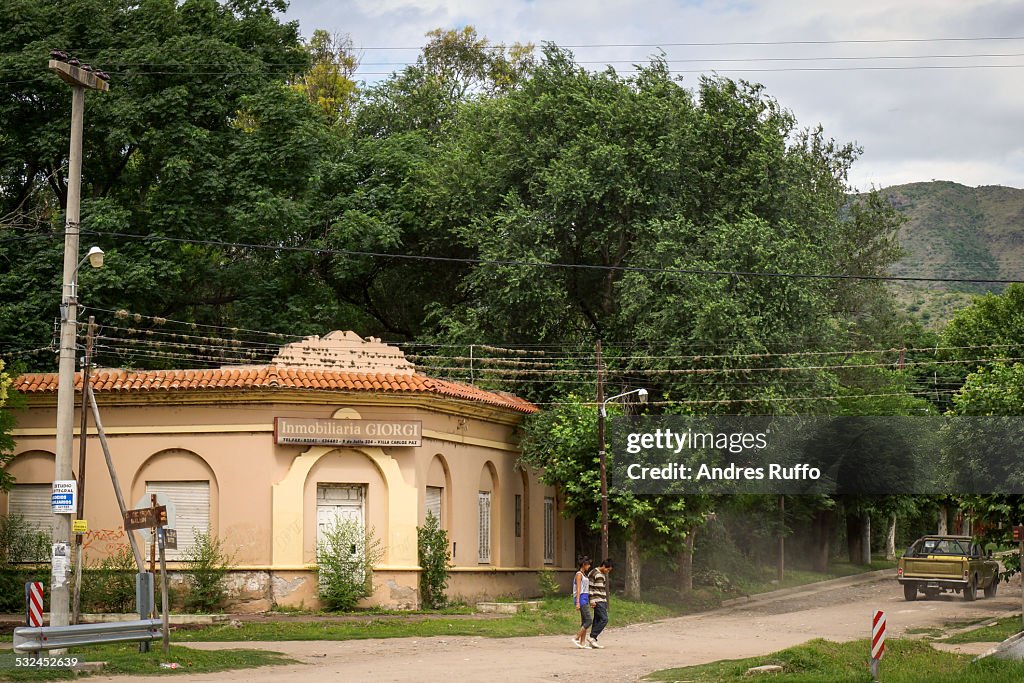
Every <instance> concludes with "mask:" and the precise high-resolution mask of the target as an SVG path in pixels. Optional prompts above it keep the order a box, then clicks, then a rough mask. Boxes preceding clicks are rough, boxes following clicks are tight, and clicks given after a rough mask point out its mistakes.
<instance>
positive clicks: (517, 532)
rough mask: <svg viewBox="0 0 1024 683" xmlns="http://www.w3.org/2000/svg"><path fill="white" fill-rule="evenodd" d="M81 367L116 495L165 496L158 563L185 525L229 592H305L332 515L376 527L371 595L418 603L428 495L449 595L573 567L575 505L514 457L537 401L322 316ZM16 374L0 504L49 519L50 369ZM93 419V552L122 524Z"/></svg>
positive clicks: (279, 600)
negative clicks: (192, 362)
mask: <svg viewBox="0 0 1024 683" xmlns="http://www.w3.org/2000/svg"><path fill="white" fill-rule="evenodd" d="M76 382H77V383H78V385H80V383H81V376H80V375H79V377H78V378H77V379H76ZM90 384H91V386H92V387H93V392H94V395H95V397H96V403H97V406H98V408H99V412H100V416H101V420H102V426H103V432H104V434H105V437H106V442H107V444H108V448H109V452H110V456H111V460H112V463H113V465H114V468H115V471H116V475H117V478H118V480H119V482H120V487H121V489H122V492H123V497H124V499H125V501H126V504H127V507H129V508H132V507H142V506H148V504H149V501H150V500H151V496H152V495H154V494H155V495H157V496H158V498H159V501H160V502H167V503H168V507H169V516H170V517H171V519H170V520H169V526H173V527H174V528H176V530H177V535H178V549H177V550H174V551H169V552H168V559H169V560H170V562H171V567H172V568H173V567H176V566H180V565H178V564H176V563H177V562H179V561H180V560H181V557H182V555H183V553H184V552H185V550H186V548H188V547H189V545H190V544H191V543H192V542H193V539H194V536H195V534H196V532H199V533H204V534H212V535H214V536H215V537H216V538H218V539H219V540H220V541H221V542H222V543H223V544H224V547H225V548H226V549H227V550H228V551H229V552H230V553H231V554H232V555H233V560H234V561H233V564H234V566H235V567H236V568H237V569H236V571H235V572H233V574H232V581H231V585H232V587H233V590H232V593H233V596H234V600H235V607H236V608H239V609H250V610H261V609H267V608H269V607H271V606H272V605H279V606H296V607H297V606H306V607H314V606H316V605H317V600H316V579H315V574H313V573H312V572H311V570H310V567H311V566H312V565H313V564H315V561H316V548H317V543H318V540H319V539H321V538H322V537H323V534H324V532H325V530H326V529H327V528H328V527H329V526H330V525H331V524H333V523H334V522H335V520H337V519H355V520H357V521H359V522H361V523H362V524H363V525H364V526H365V528H367V529H368V530H370V531H371V532H372V534H373V536H374V537H375V538H376V539H377V540H378V541H380V544H381V548H382V550H383V557H382V559H381V561H380V562H379V563H378V564H377V566H376V567H375V570H374V573H373V585H374V592H373V596H372V597H371V598H369V599H368V600H367V601H366V604H368V605H380V606H387V607H393V608H407V609H411V608H416V607H418V606H419V591H418V582H419V566H418V562H417V543H416V541H417V527H418V526H422V525H423V523H424V521H425V519H426V515H427V512H428V510H429V511H430V512H432V513H433V514H434V515H435V516H436V517H438V518H439V520H440V523H441V526H442V527H443V528H444V529H446V530H447V532H448V536H449V540H450V550H451V554H452V563H453V565H454V566H453V568H452V571H451V573H450V580H449V589H448V593H449V596H450V597H452V598H460V599H466V600H474V599H479V598H483V597H492V596H496V595H509V594H515V595H522V596H527V595H532V594H535V593H536V591H537V572H538V570H540V569H543V568H550V569H555V570H558V571H562V572H571V568H572V563H573V558H572V550H573V544H574V539H573V524H572V520H569V519H564V518H563V517H562V515H561V514H560V501H559V498H558V494H557V491H556V490H555V489H554V488H552V487H550V486H545V485H544V484H543V483H542V482H541V481H540V479H539V477H538V473H537V472H536V471H534V470H531V469H529V468H525V467H522V466H521V464H520V463H519V450H518V435H519V434H520V427H521V424H522V420H523V418H524V417H525V416H526V415H528V414H530V413H532V412H535V411H536V408H535V406H533V405H532V404H530V403H529V402H527V401H524V400H522V399H519V398H517V397H515V396H511V395H508V394H503V393H498V392H490V391H484V390H481V389H478V388H476V387H473V386H471V385H465V384H459V383H454V382H448V381H444V380H439V379H434V378H430V377H427V376H425V375H422V374H419V373H417V372H416V371H415V368H414V367H413V366H412V365H411V364H410V363H408V362H407V361H406V360H405V358H404V356H402V354H401V352H400V351H399V350H398V349H396V348H394V347H390V346H387V345H384V344H381V343H380V342H379V341H378V340H373V339H371V340H363V339H360V338H359V337H358V336H356V335H354V334H353V333H350V332H349V333H331V334H329V335H326V336H325V337H323V338H318V337H312V338H309V339H307V340H304V341H303V342H299V343H296V344H292V345H289V346H286V347H284V349H283V350H282V351H281V353H279V354H278V356H277V357H276V358H275V359H274V360H273V361H272V362H271V363H270V364H268V365H265V366H256V367H245V368H223V369H213V370H164V371H124V370H101V371H94V372H93V374H92V376H91V377H90ZM15 388H16V389H17V390H18V391H20V392H21V393H22V394H23V395H24V396H25V397H26V398H27V404H28V407H27V409H26V410H24V411H17V413H16V415H17V419H18V425H17V428H16V430H15V432H14V435H15V439H16V443H17V446H16V449H15V457H14V459H13V460H12V461H11V462H10V464H9V465H8V468H7V469H8V471H9V472H10V473H11V474H12V475H13V476H14V477H15V478H16V482H17V483H16V484H15V487H14V489H13V490H12V491H11V492H10V494H9V495H7V496H2V497H0V512H2V511H6V512H7V513H16V514H20V515H23V516H24V517H26V519H28V520H29V521H30V522H32V523H35V524H38V525H49V524H52V519H53V514H52V512H51V510H50V492H51V483H52V481H53V478H54V447H55V433H54V424H55V421H56V391H57V375H56V374H27V375H24V376H22V377H19V378H18V379H17V380H16V383H15ZM79 388H80V387H79ZM77 424H78V419H77V417H76V425H77ZM96 433H97V430H96V427H95V426H94V425H92V423H91V422H90V429H89V438H87V439H86V443H87V462H86V467H85V473H86V479H85V485H84V501H85V511H84V513H83V518H84V519H86V520H87V522H88V526H89V531H88V532H87V534H86V536H85V539H84V545H85V549H86V550H85V552H86V557H87V561H93V562H95V561H97V560H98V559H99V558H101V557H103V556H104V555H108V554H110V553H112V552H115V551H116V550H117V548H118V546H123V545H125V544H127V542H128V541H127V536H126V532H125V531H124V524H123V519H122V517H121V514H120V510H119V508H118V506H117V503H116V498H115V494H114V488H113V485H112V478H111V476H110V474H109V473H108V471H107V466H106V464H105V458H104V455H103V450H102V448H101V443H100V440H99V439H98V438H96ZM76 434H77V429H76ZM76 447H77V441H76ZM76 452H77V451H76ZM76 460H77V458H76ZM77 470H78V468H77V465H76V467H75V476H76V477H77V476H78V471H77ZM144 540H145V539H144ZM146 556H147V557H148V550H147V553H146Z"/></svg>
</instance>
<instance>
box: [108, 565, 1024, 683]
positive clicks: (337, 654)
mask: <svg viewBox="0 0 1024 683" xmlns="http://www.w3.org/2000/svg"><path fill="white" fill-rule="evenodd" d="M1020 595H1021V594H1020V587H1019V583H1015V585H1013V586H1011V587H1007V586H1006V585H1005V584H1004V585H1002V586H1000V595H999V596H998V597H996V598H993V599H979V600H978V601H976V602H973V603H968V602H964V601H963V599H962V598H960V597H959V596H953V595H947V596H942V597H939V598H937V599H934V600H920V601H917V602H905V601H904V600H903V592H902V591H901V590H900V589H899V586H898V585H897V584H896V582H895V580H893V578H892V573H891V571H890V572H887V573H886V574H885V575H884V576H878V577H874V578H873V579H868V580H867V581H865V580H863V579H862V580H861V581H860V582H859V583H854V584H853V585H850V584H849V583H842V582H840V583H838V584H836V583H833V582H829V583H828V584H824V585H823V584H816V585H815V586H813V587H810V588H807V589H804V590H799V591H796V592H785V591H781V592H779V593H777V594H767V595H766V596H761V597H759V598H757V599H752V600H750V601H747V602H744V603H742V604H733V605H730V606H728V607H724V608H721V609H718V610H715V611H712V612H706V613H703V614H697V615H693V616H687V617H680V618H675V619H668V620H665V621H660V622H656V623H651V624H636V625H633V626H626V627H622V628H615V614H614V603H613V604H612V611H611V627H610V628H609V629H608V630H607V631H606V632H605V635H603V636H602V638H601V640H602V642H603V643H604V644H605V645H606V648H605V649H603V650H579V649H576V648H575V647H573V646H572V644H571V643H570V642H569V634H568V633H567V634H565V635H564V636H538V637H532V638H505V639H490V638H479V637H456V638H418V639H414V638H404V639H391V640H354V641H343V642H324V641H317V642H272V643H189V646H190V647H197V648H210V649H212V648H218V649H226V648H233V647H235V648H237V647H245V648H251V647H257V648H264V649H268V650H276V651H278V652H284V653H287V654H288V655H290V656H292V657H294V658H295V659H297V660H299V661H300V662H302V663H301V664H299V665H290V666H282V667H268V668H264V669H257V670H246V671H231V672H223V673H217V674H204V675H198V674H197V675H187V674H184V675H182V674H179V675H176V676H175V679H176V680H187V681H225V682H227V681H244V682H245V683H264V682H265V683H271V682H273V683H310V682H312V681H328V680H344V681H346V682H352V683H355V682H357V681H373V682H379V681H403V682H406V681H417V682H420V681H422V682H423V683H431V682H438V683H454V682H456V681H458V682H462V681H517V682H530V681H560V682H565V681H591V680H594V679H595V678H596V679H598V680H602V681H636V680H638V679H640V678H642V677H643V676H644V675H646V674H648V673H650V672H651V671H655V670H658V669H664V668H668V667H675V666H685V665H690V664H700V663H704V662H711V661H716V660H720V659H735V658H741V657H750V656H754V655H760V654H767V653H770V652H773V651H775V650H779V649H782V648H786V647H790V646H792V645H796V644H799V643H803V642H806V641H808V640H810V639H812V638H827V639H829V640H836V641H844V640H855V639H858V638H867V637H868V635H869V634H870V628H871V626H870V625H871V621H870V620H871V615H872V614H873V613H874V611H875V610H877V609H881V610H884V611H885V613H886V616H887V620H888V633H889V637H890V638H894V637H896V636H898V635H900V634H902V633H903V632H904V631H906V630H908V629H911V628H923V627H931V626H942V625H944V624H946V623H948V622H951V621H961V620H970V619H984V618H986V617H1001V616H1006V615H1009V614H1012V613H1014V612H1019V611H1020V608H1021V597H1020ZM865 656H867V654H866V653H865ZM182 673H184V672H182ZM109 680H116V681H119V682H120V681H126V680H129V679H127V678H125V677H119V678H117V679H113V678H111V679H109Z"/></svg>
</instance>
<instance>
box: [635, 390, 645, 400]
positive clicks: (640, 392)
mask: <svg viewBox="0 0 1024 683" xmlns="http://www.w3.org/2000/svg"><path fill="white" fill-rule="evenodd" d="M636 396H637V398H639V399H640V402H641V403H647V390H646V389H637V392H636Z"/></svg>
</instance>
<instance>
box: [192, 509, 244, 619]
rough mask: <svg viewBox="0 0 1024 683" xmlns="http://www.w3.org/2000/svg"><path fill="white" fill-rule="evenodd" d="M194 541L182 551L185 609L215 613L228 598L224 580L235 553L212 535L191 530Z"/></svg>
mask: <svg viewBox="0 0 1024 683" xmlns="http://www.w3.org/2000/svg"><path fill="white" fill-rule="evenodd" d="M194 539H195V540H194V542H193V544H192V546H191V547H189V548H188V549H186V550H185V552H184V558H183V564H184V565H185V585H186V586H187V587H188V592H187V593H186V594H185V609H186V610H187V611H190V612H214V611H217V610H219V609H220V608H221V606H222V605H223V604H224V601H225V599H227V588H226V587H225V585H224V579H225V578H226V577H227V574H228V572H229V571H231V568H232V565H233V564H234V555H233V554H229V553H228V552H227V551H226V550H225V549H224V544H223V543H222V542H221V540H220V539H219V538H217V537H216V536H214V535H213V534H207V533H204V532H202V531H200V530H199V529H195V530H194Z"/></svg>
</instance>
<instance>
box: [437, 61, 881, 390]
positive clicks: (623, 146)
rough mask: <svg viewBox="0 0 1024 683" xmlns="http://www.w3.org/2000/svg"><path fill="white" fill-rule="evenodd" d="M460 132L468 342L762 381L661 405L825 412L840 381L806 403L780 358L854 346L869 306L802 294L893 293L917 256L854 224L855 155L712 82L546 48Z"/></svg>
mask: <svg viewBox="0 0 1024 683" xmlns="http://www.w3.org/2000/svg"><path fill="white" fill-rule="evenodd" d="M454 125H455V128H454V129H453V131H452V134H451V136H450V139H449V142H448V144H447V146H446V147H445V148H444V150H443V154H442V155H441V156H440V158H439V159H438V163H437V164H435V165H434V166H433V167H432V171H433V178H434V182H435V183H436V184H437V189H436V190H435V191H434V192H433V195H434V197H435V199H434V202H435V205H436V206H437V207H439V208H440V209H441V211H440V213H441V215H444V216H447V217H449V221H450V223H451V224H452V226H453V227H452V228H451V229H452V230H454V231H455V233H456V234H457V235H458V236H459V237H460V238H461V240H462V243H463V244H464V245H466V246H469V245H473V246H475V247H476V249H477V250H478V252H479V257H480V258H481V259H483V260H485V261H488V263H486V264H484V265H480V266H476V267H474V268H473V269H472V271H471V272H470V273H469V275H468V277H466V278H465V279H464V281H463V283H462V287H463V291H464V293H465V301H464V302H463V303H462V304H461V305H459V306H456V307H454V308H453V309H452V310H451V312H450V314H449V315H447V316H446V317H445V318H444V320H443V322H444V323H445V324H446V326H447V330H448V331H449V333H450V335H451V336H453V337H456V338H466V339H470V338H474V337H475V338H476V339H478V340H479V339H502V340H507V341H511V342H516V343H574V342H580V341H590V342H592V341H593V340H594V339H603V340H606V341H608V342H609V343H610V344H611V343H615V344H626V345H628V344H633V345H634V346H635V347H637V348H647V347H651V348H654V347H656V348H658V349H659V355H660V356H662V357H668V358H673V357H680V356H686V355H689V354H692V352H693V351H692V350H693V349H694V348H699V349H707V348H708V347H710V348H713V349H714V350H715V351H714V354H715V355H716V358H717V357H719V356H722V357H723V359H722V360H721V362H720V364H719V367H718V368H717V369H718V370H721V371H723V372H725V373H728V372H733V371H735V372H739V371H741V370H742V371H747V369H748V368H750V367H752V368H753V369H752V370H750V371H751V372H756V373H758V374H757V381H755V382H753V383H749V382H747V383H744V384H742V385H738V384H737V383H733V382H722V381H720V378H719V377H718V376H716V375H714V374H709V373H704V374H699V373H693V374H689V375H688V374H683V373H677V374H674V375H671V376H670V378H669V379H666V380H664V381H663V382H662V383H661V384H660V385H659V386H657V387H653V388H655V389H664V390H671V391H672V392H674V394H675V395H681V396H694V397H698V396H699V397H700V398H701V399H702V400H709V401H713V400H722V401H728V400H731V399H734V398H740V397H742V398H743V399H744V400H746V401H750V400H751V399H755V398H758V397H759V396H764V397H766V398H778V397H781V396H785V395H786V394H787V393H793V391H794V390H793V389H792V388H793V387H799V390H800V391H803V392H805V393H814V391H815V389H818V390H821V393H827V392H826V390H828V389H831V388H833V386H834V384H835V383H836V380H835V379H834V377H831V376H830V375H829V373H823V372H808V373H807V374H806V375H805V376H802V377H801V379H804V378H806V383H805V384H804V385H803V386H800V385H798V384H796V383H793V382H791V381H789V380H790V379H791V378H792V375H791V374H789V375H786V374H784V373H780V372H774V373H773V372H771V369H772V363H774V362H775V361H774V360H771V359H770V358H769V357H768V356H769V354H770V352H772V351H776V350H780V349H786V350H790V349H793V348H817V349H821V348H836V347H837V346H845V345H846V344H848V343H850V340H851V339H852V338H855V335H853V334H851V333H852V332H854V331H855V329H856V320H857V317H858V315H857V314H858V313H859V309H858V308H857V305H859V304H861V303H862V302H864V301H867V300H870V299H871V296H868V294H866V293H864V292H862V291H861V290H862V289H863V288H862V287H861V286H860V285H858V284H856V283H854V282H844V283H842V284H841V285H839V284H836V283H835V282H833V281H831V280H828V279H814V278H801V277H788V276H787V275H788V274H791V273H811V274H828V273H836V272H842V273H847V272H850V273H853V274H864V275H877V274H881V273H882V272H883V270H884V268H885V267H886V265H887V264H888V262H889V261H891V260H892V259H894V258H895V257H896V256H897V255H898V253H899V252H898V249H897V248H896V246H895V229H896V227H897V226H898V224H899V219H898V217H897V216H896V214H895V212H894V211H892V209H891V208H890V207H889V206H888V205H887V204H885V203H884V202H880V201H876V200H874V199H865V200H862V201H859V202H857V203H855V204H854V205H853V207H849V206H847V204H848V200H847V198H846V194H845V190H846V185H845V177H846V173H847V171H848V169H849V167H850V164H852V162H853V160H854V159H855V158H856V154H857V150H856V148H854V147H853V146H852V145H839V144H836V143H834V142H833V141H831V140H828V139H826V138H825V137H824V135H823V133H822V132H821V131H820V130H811V131H800V130H798V129H797V128H796V122H795V119H794V117H793V116H792V114H790V113H789V112H788V111H786V110H785V109H783V108H782V107H781V106H780V105H779V104H778V103H777V102H776V101H774V100H773V99H771V98H770V97H768V96H767V95H765V94H764V92H763V89H762V88H761V87H760V86H757V85H752V84H748V83H743V82H734V81H730V80H727V79H704V80H702V81H701V83H700V86H699V88H698V89H697V90H696V92H691V91H689V90H686V89H684V88H682V87H680V86H679V85H678V84H677V83H676V82H674V81H673V80H672V77H671V74H670V73H669V71H668V68H667V65H666V64H665V63H664V62H662V61H659V60H654V61H653V62H652V63H651V64H650V65H648V66H645V67H641V68H640V70H639V73H638V74H637V75H636V76H634V77H631V78H623V77H620V76H618V74H616V73H615V72H614V71H612V70H608V71H605V72H601V73H590V72H587V71H586V70H584V69H583V68H581V67H580V66H578V65H577V64H576V63H575V62H574V61H573V59H572V56H571V55H570V54H569V53H567V52H565V51H562V50H559V49H557V48H555V47H553V46H547V47H546V48H545V51H544V59H543V61H542V62H541V63H540V64H538V65H537V66H536V67H535V68H533V69H532V70H531V71H530V72H529V77H528V78H527V79H525V80H524V81H523V82H522V83H521V85H520V86H519V87H518V88H516V89H515V90H513V91H512V92H509V93H508V94H507V95H505V96H504V97H501V98H493V99H482V100H479V101H476V102H472V103H470V104H467V105H466V106H464V107H463V109H462V111H461V112H460V115H459V117H458V119H457V121H456V123H455V124H454ZM495 262H497V265H496V264H495ZM524 262H525V263H533V264H536V265H535V266H532V267H531V266H524V265H523V264H524ZM547 264H565V265H566V266H569V267H550V266H548V265H547ZM723 271H736V272H742V273H756V272H762V273H767V274H768V276H765V277H751V276H736V275H730V274H727V273H726V272H723ZM872 295H884V293H880V292H877V290H874V289H872ZM627 348H628V347H627ZM736 354H742V355H743V356H744V357H743V358H741V359H737V360H729V359H727V358H724V357H725V356H734V355H736ZM751 354H764V356H765V357H764V359H763V360H754V361H751V360H750V359H749V357H748V356H749V355H751ZM672 365H673V361H643V362H633V363H632V364H630V365H626V366H624V367H622V368H621V372H622V373H623V374H628V372H629V371H631V370H635V371H654V370H671V369H675V368H672V367H670V366H672ZM731 408H732V407H728V408H725V409H731ZM754 409H755V410H760V409H762V406H756V407H755V408H754Z"/></svg>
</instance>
